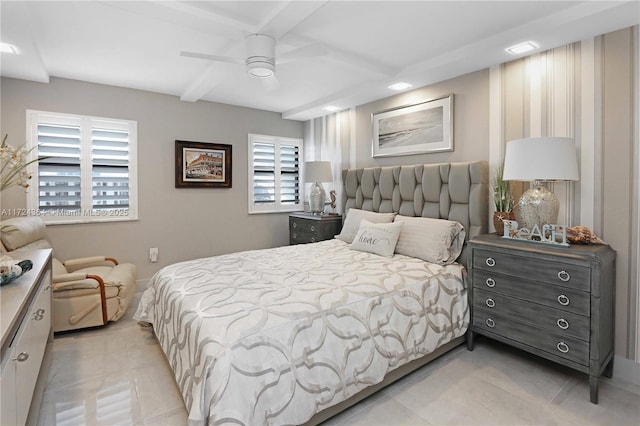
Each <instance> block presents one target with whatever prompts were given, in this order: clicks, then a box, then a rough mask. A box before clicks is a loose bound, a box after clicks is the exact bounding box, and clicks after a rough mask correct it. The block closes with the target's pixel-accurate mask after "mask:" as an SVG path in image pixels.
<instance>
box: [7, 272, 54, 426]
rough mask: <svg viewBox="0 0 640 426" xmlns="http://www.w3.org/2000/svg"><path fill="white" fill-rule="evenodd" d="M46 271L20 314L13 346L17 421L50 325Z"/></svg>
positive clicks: (24, 409) (21, 421)
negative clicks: (22, 315)
mask: <svg viewBox="0 0 640 426" xmlns="http://www.w3.org/2000/svg"><path fill="white" fill-rule="evenodd" d="M49 274H50V273H49V272H47V273H46V274H45V276H44V277H43V279H42V281H41V285H40V289H39V290H38V296H37V297H36V300H35V302H34V303H33V305H31V309H30V310H29V313H28V314H27V316H26V317H25V318H24V328H23V331H22V334H21V335H19V337H18V343H17V344H16V347H15V349H14V353H15V356H16V358H17V361H16V395H17V399H18V400H17V407H18V409H17V422H18V424H24V423H26V421H27V416H28V414H29V407H30V406H31V399H32V398H33V391H34V390H35V386H36V382H37V380H38V373H39V372H40V365H41V364H42V358H43V356H44V350H45V347H46V346H47V339H48V336H49V330H50V329H51V288H50V286H49V282H50V276H49Z"/></svg>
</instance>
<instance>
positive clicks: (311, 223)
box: [289, 217, 322, 237]
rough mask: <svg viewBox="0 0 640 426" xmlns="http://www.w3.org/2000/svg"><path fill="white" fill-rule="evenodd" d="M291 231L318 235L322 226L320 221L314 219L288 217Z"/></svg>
mask: <svg viewBox="0 0 640 426" xmlns="http://www.w3.org/2000/svg"><path fill="white" fill-rule="evenodd" d="M289 220H290V223H289V225H290V226H291V231H292V232H300V233H305V234H310V235H316V236H318V237H320V234H321V231H322V226H321V223H320V221H316V220H305V219H299V218H295V217H292V218H289Z"/></svg>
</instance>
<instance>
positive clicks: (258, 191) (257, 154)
mask: <svg viewBox="0 0 640 426" xmlns="http://www.w3.org/2000/svg"><path fill="white" fill-rule="evenodd" d="M275 201H276V146H275V144H269V143H261V142H256V143H254V144H253V202H254V204H258V205H260V204H274V203H275Z"/></svg>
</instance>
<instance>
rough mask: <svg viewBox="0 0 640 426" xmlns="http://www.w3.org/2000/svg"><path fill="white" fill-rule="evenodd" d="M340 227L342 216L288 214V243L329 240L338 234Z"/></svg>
mask: <svg viewBox="0 0 640 426" xmlns="http://www.w3.org/2000/svg"><path fill="white" fill-rule="evenodd" d="M341 229H342V216H337V215H335V216H333V215H327V216H313V215H309V214H303V213H292V214H290V215H289V244H304V243H315V242H318V241H324V240H330V239H331V238H333V237H334V236H335V235H336V234H339V233H340V230H341Z"/></svg>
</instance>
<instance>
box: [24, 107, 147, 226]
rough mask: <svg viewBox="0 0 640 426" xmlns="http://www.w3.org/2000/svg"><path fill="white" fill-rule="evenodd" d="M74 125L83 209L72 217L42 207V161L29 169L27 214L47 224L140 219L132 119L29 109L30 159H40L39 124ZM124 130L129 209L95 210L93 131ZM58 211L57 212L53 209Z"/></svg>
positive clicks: (136, 125) (136, 130) (136, 133)
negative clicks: (78, 145) (76, 128)
mask: <svg viewBox="0 0 640 426" xmlns="http://www.w3.org/2000/svg"><path fill="white" fill-rule="evenodd" d="M40 123H50V124H56V125H73V126H79V127H80V182H81V187H80V188H81V194H80V202H81V205H80V209H79V212H78V213H77V214H75V212H73V213H71V212H70V213H69V214H60V212H61V211H62V210H63V209H60V212H53V213H50V212H47V211H46V210H44V209H40V207H39V193H40V190H39V187H40V182H39V177H38V167H39V162H33V163H31V164H30V165H29V166H28V168H27V170H28V171H29V173H30V174H31V176H33V179H34V181H35V182H34V184H32V185H31V186H30V190H29V191H28V192H27V214H28V215H37V216H41V217H42V219H43V220H44V221H45V223H47V224H51V225H60V224H77V223H96V222H124V221H134V220H138V155H137V151H138V123H137V122H136V121H133V120H123V119H117V118H106V117H94V116H87V115H79V114H66V113H58V112H48V111H37V110H27V149H29V150H31V151H30V153H29V156H30V160H35V159H36V158H37V156H38V124H40ZM95 127H98V128H103V129H108V130H115V131H123V130H126V131H127V133H128V137H129V140H128V147H127V148H128V159H129V163H128V165H127V167H128V172H129V173H128V184H129V189H128V191H129V207H127V208H122V209H117V208H116V209H100V208H94V207H93V202H94V200H93V192H92V191H93V175H92V172H93V163H92V158H91V155H92V139H91V130H92V128H95ZM52 210H55V209H52Z"/></svg>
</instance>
